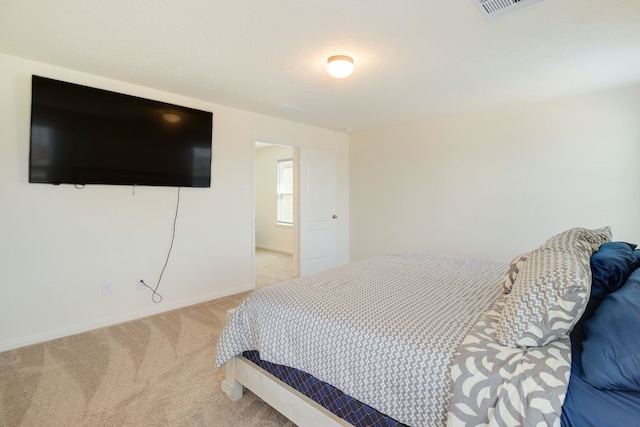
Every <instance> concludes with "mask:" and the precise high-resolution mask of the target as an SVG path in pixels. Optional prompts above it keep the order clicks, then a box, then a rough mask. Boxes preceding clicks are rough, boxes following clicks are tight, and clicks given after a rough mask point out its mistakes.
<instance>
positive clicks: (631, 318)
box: [582, 270, 640, 392]
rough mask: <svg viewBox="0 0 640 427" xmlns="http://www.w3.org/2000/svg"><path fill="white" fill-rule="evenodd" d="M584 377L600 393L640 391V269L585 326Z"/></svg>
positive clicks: (606, 301)
mask: <svg viewBox="0 0 640 427" xmlns="http://www.w3.org/2000/svg"><path fill="white" fill-rule="evenodd" d="M585 335H586V339H585V340H584V342H583V343H582V349H583V350H582V369H583V371H584V376H583V378H584V379H585V381H587V382H589V383H590V384H591V385H593V386H594V387H597V388H599V389H602V390H624V391H639V392H640V270H636V271H635V272H634V273H632V274H631V276H629V279H628V280H627V283H626V284H625V285H624V286H623V287H622V288H620V289H618V290H617V291H615V292H614V293H612V294H610V295H609V296H607V297H606V298H605V299H604V301H602V303H601V304H600V306H599V307H598V309H597V310H596V312H595V314H594V315H593V317H592V318H591V319H589V320H587V321H586V323H585Z"/></svg>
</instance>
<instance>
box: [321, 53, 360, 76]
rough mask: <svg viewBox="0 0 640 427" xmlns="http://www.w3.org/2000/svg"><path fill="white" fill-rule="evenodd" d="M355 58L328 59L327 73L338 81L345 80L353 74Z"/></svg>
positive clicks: (335, 57)
mask: <svg viewBox="0 0 640 427" xmlns="http://www.w3.org/2000/svg"><path fill="white" fill-rule="evenodd" d="M353 68H354V67H353V58H351V57H350V56H346V55H335V56H332V57H330V58H329V59H327V71H328V72H329V74H331V75H332V76H333V77H335V78H337V79H344V78H345V77H348V76H349V75H350V74H351V73H353Z"/></svg>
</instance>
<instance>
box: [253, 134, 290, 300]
mask: <svg viewBox="0 0 640 427" xmlns="http://www.w3.org/2000/svg"><path fill="white" fill-rule="evenodd" d="M296 154H297V149H296V148H294V147H291V146H285V145H276V144H270V143H264V142H256V143H255V157H254V158H255V230H254V232H255V285H256V288H261V287H265V286H269V285H272V284H274V283H279V282H281V281H284V280H288V279H292V278H295V277H298V256H299V253H298V250H299V249H298V248H299V245H298V226H299V225H298V219H297V200H298V194H297V193H298V188H299V186H298V182H297V179H298V178H297V177H298V174H297V170H298V166H297V159H296V157H297V155H296Z"/></svg>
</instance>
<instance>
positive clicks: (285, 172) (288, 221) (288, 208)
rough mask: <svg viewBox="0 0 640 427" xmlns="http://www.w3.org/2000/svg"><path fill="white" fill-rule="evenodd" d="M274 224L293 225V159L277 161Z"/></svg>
mask: <svg viewBox="0 0 640 427" xmlns="http://www.w3.org/2000/svg"><path fill="white" fill-rule="evenodd" d="M276 194H277V200H276V224H277V225H283V226H287V227H292V226H293V159H282V160H278V162H277V170H276Z"/></svg>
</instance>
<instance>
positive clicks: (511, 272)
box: [502, 252, 529, 294]
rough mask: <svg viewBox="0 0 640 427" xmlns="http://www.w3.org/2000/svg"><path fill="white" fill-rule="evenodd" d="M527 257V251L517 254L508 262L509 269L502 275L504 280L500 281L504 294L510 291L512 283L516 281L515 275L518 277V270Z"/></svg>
mask: <svg viewBox="0 0 640 427" xmlns="http://www.w3.org/2000/svg"><path fill="white" fill-rule="evenodd" d="M527 258H529V252H527V253H524V254H520V255H518V256H517V257H515V258H514V259H513V260H512V261H511V263H510V264H509V269H508V270H507V273H506V274H505V275H504V281H503V282H502V287H503V288H504V293H505V294H508V293H511V288H512V287H513V283H514V282H515V281H516V277H518V272H519V271H520V269H521V268H522V266H523V265H524V262H525V261H526V260H527Z"/></svg>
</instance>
